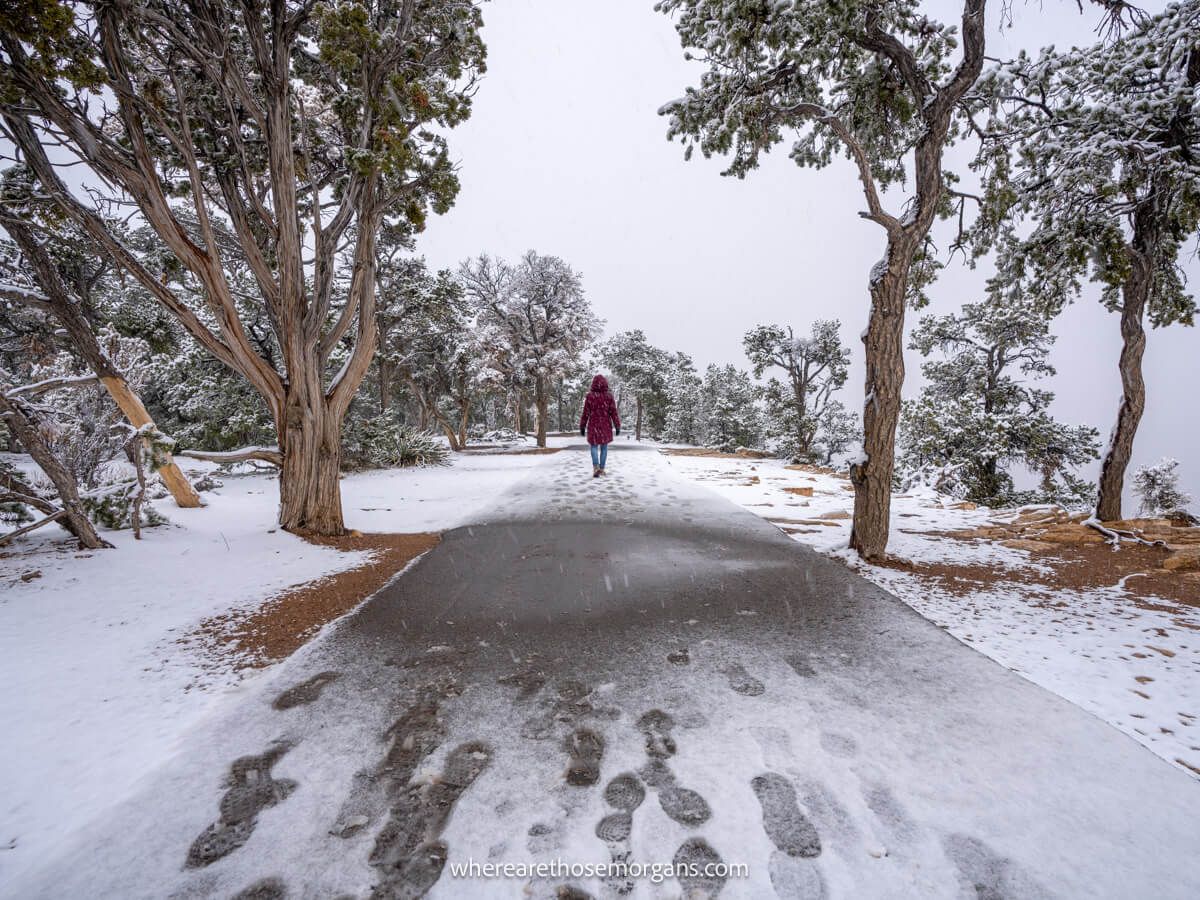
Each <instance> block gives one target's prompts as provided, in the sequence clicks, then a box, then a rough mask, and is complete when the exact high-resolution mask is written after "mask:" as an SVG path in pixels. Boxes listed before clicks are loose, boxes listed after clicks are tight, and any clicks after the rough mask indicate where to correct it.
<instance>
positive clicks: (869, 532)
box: [850, 241, 911, 560]
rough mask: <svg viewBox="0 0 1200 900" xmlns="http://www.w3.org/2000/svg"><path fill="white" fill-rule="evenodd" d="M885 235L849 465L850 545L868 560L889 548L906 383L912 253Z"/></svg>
mask: <svg viewBox="0 0 1200 900" xmlns="http://www.w3.org/2000/svg"><path fill="white" fill-rule="evenodd" d="M904 249H905V248H904V247H902V246H897V244H896V242H895V241H889V244H888V259H889V262H890V267H889V269H888V271H886V272H885V273H884V274H883V276H882V277H880V278H879V279H878V280H877V281H875V282H873V283H872V284H871V317H870V320H869V322H868V326H867V333H866V334H865V335H864V336H863V343H864V344H865V345H866V364H867V379H866V386H865V389H866V401H865V403H864V406H863V453H864V456H865V458H863V459H860V460H859V461H858V462H855V463H853V464H852V465H851V466H850V480H851V482H853V484H854V523H853V527H852V528H851V531H850V546H851V548H853V549H854V550H857V551H858V553H859V555H860V556H862V558H863V559H866V560H879V559H882V558H883V557H884V554H885V552H886V550H887V541H888V528H889V524H890V517H891V509H892V470H893V468H894V466H895V448H896V423H897V422H898V421H899V418H900V390H901V388H902V387H903V385H904V300H905V285H906V283H907V279H908V269H909V260H910V259H911V254H910V253H905V252H904Z"/></svg>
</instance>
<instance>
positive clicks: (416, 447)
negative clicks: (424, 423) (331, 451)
mask: <svg viewBox="0 0 1200 900" xmlns="http://www.w3.org/2000/svg"><path fill="white" fill-rule="evenodd" d="M449 455H450V451H449V450H448V449H447V448H446V445H445V444H444V443H442V441H441V440H440V439H439V438H438V437H437V436H436V435H432V434H429V433H428V432H424V431H418V430H417V429H415V428H413V427H412V426H410V425H404V424H402V423H401V422H400V421H399V420H397V418H396V417H395V416H394V415H393V414H391V413H382V414H380V415H377V416H372V417H370V418H363V419H352V418H347V420H346V427H345V428H344V429H343V430H342V468H344V469H350V470H354V469H389V468H394V467H396V466H441V465H445V464H446V463H447V460H448V457H449Z"/></svg>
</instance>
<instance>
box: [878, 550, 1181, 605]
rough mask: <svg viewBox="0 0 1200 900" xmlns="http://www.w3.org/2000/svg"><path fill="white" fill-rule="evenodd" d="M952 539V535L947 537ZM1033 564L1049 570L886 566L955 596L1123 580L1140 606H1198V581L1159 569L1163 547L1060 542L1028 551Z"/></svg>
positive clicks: (1087, 587) (1090, 586)
mask: <svg viewBox="0 0 1200 900" xmlns="http://www.w3.org/2000/svg"><path fill="white" fill-rule="evenodd" d="M946 538H947V539H953V535H952V534H951V535H946ZM1029 555H1030V558H1031V560H1032V561H1033V562H1040V563H1044V564H1046V565H1048V566H1051V567H1052V568H1053V572H1051V573H1042V572H1038V571H1035V570H1033V569H1028V570H1013V569H1008V568H1005V567H1003V566H963V565H949V564H942V563H933V564H924V563H922V564H919V565H918V564H914V563H912V562H909V561H908V560H903V559H895V558H889V559H888V560H887V561H886V562H885V563H884V565H886V566H888V567H889V568H893V569H898V570H900V571H904V572H911V573H913V574H914V575H919V576H921V577H924V578H931V579H934V580H935V581H936V582H937V583H938V586H939V587H941V588H942V589H944V590H946V591H948V592H950V593H952V594H956V595H959V596H962V595H965V594H969V593H971V592H972V591H977V590H980V589H983V588H988V587H992V586H993V585H996V584H1000V583H1004V582H1018V583H1021V584H1027V585H1028V584H1038V585H1042V586H1044V587H1045V588H1046V589H1047V590H1050V591H1061V590H1067V591H1070V590H1076V591H1086V590H1094V589H1096V588H1105V587H1113V586H1115V585H1116V584H1117V583H1118V582H1119V581H1120V580H1121V579H1122V578H1126V577H1127V576H1128V578H1127V580H1126V582H1125V591H1126V593H1127V594H1128V595H1129V596H1131V597H1132V598H1133V599H1134V600H1135V601H1136V602H1137V603H1138V605H1139V606H1143V607H1145V608H1147V609H1156V610H1161V611H1164V612H1172V611H1173V610H1172V609H1171V608H1170V607H1163V606H1162V605H1161V604H1157V605H1156V604H1155V602H1154V601H1156V600H1170V601H1174V602H1176V603H1183V604H1186V605H1188V606H1194V607H1197V608H1200V580H1196V579H1192V578H1189V577H1186V576H1185V577H1181V576H1179V575H1175V574H1172V573H1170V572H1167V571H1165V570H1164V569H1162V568H1161V566H1162V561H1163V560H1164V559H1166V558H1167V556H1169V555H1170V551H1168V550H1166V549H1163V548H1161V547H1146V546H1142V545H1134V544H1122V545H1121V548H1120V549H1119V550H1115V551H1114V550H1113V549H1112V548H1111V547H1110V546H1109V545H1108V544H1104V543H1100V544H1061V545H1057V546H1055V547H1054V548H1053V549H1052V550H1041V551H1038V550H1034V551H1029Z"/></svg>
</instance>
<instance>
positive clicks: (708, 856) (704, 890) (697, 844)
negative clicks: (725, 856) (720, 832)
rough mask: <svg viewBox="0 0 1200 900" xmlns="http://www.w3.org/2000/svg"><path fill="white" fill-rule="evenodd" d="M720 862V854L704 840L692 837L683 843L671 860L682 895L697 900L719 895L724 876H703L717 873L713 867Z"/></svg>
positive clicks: (723, 884) (724, 879)
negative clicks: (713, 872) (681, 888)
mask: <svg viewBox="0 0 1200 900" xmlns="http://www.w3.org/2000/svg"><path fill="white" fill-rule="evenodd" d="M721 862H722V860H721V854H719V853H717V851H716V850H714V849H713V848H712V846H711V845H710V844H709V843H708V841H706V840H705V839H704V838H701V837H693V838H688V839H687V840H686V841H684V842H683V844H682V845H680V847H679V849H678V850H676V851H675V856H674V858H673V859H672V863H674V866H675V870H676V872H677V873H678V874H677V875H676V877H677V878H678V879H679V884H680V885H681V886H682V887H683V890H684V895H685V896H686V897H689V898H697V900H699V898H702V897H715V896H717V894H719V893H721V888H723V887H725V881H726V876H724V875H706V874H704V873H705V872H712V871H718V870H717V869H716V868H715V867H716V866H719V865H720V864H721Z"/></svg>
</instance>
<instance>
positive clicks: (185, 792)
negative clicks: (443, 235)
mask: <svg viewBox="0 0 1200 900" xmlns="http://www.w3.org/2000/svg"><path fill="white" fill-rule="evenodd" d="M549 460H550V461H549V463H548V464H546V465H544V466H541V467H539V468H538V469H537V471H536V472H535V473H534V474H533V475H532V476H531V477H530V478H528V479H527V480H526V481H524V482H522V483H521V484H519V485H517V486H516V487H515V488H514V489H513V491H512V493H510V495H509V497H508V499H507V501H506V502H505V504H504V506H503V509H504V510H505V514H504V515H500V514H493V515H490V516H485V517H483V518H485V519H487V520H488V521H489V522H490V524H487V525H479V526H469V527H466V528H463V529H459V530H456V531H454V532H451V533H449V534H448V535H446V537H445V539H444V540H443V542H442V543H441V545H439V546H438V547H437V548H436V549H435V550H433V551H432V552H430V553H429V554H428V555H427V556H426V557H424V558H423V560H422V561H421V562H420V563H419V564H418V565H416V566H415V567H414V568H413V569H412V570H411V571H410V572H409V573H408V574H407V575H405V576H404V577H403V578H401V579H399V580H398V581H396V582H394V583H393V584H392V585H391V586H389V587H388V588H385V589H384V590H383V591H381V592H380V593H379V594H378V595H376V596H375V597H374V598H372V599H371V600H370V601H368V602H367V603H366V604H365V605H364V606H363V607H362V608H361V609H360V610H359V611H358V612H357V613H356V614H355V615H353V616H350V617H348V618H347V619H344V620H343V621H342V622H341V623H340V625H339V626H338V627H337V628H336V629H335V630H334V631H332V633H330V634H328V635H327V636H326V637H325V638H324V639H323V640H321V641H320V642H318V643H317V644H315V645H312V646H310V648H308V650H307V651H306V652H304V653H302V654H300V655H299V656H298V657H294V658H293V659H292V660H291V661H289V662H288V663H285V664H284V665H282V666H280V667H279V668H278V669H276V670H275V671H274V672H273V674H272V676H270V677H269V678H268V679H264V681H263V682H261V683H258V684H256V685H255V686H254V688H253V689H252V690H248V691H247V695H246V697H245V699H244V700H243V701H242V702H240V703H238V704H236V705H228V706H225V707H223V708H222V709H221V710H220V711H219V713H218V714H214V715H213V716H211V717H209V718H208V719H207V720H206V721H204V722H202V723H200V724H198V725H197V726H196V727H195V728H194V729H192V730H191V731H190V732H189V734H188V735H187V737H186V739H185V740H184V741H183V742H182V746H181V748H180V752H179V753H178V754H177V755H176V756H175V757H174V758H172V759H171V760H169V761H168V762H167V763H166V764H164V765H162V766H161V767H159V768H157V769H156V770H155V771H152V772H147V773H146V775H145V777H144V778H143V780H142V781H141V782H140V783H139V784H138V785H137V786H136V788H135V789H134V790H133V791H131V793H130V795H129V796H128V799H127V800H126V801H124V802H123V803H122V804H121V805H119V806H118V807H117V808H116V809H115V810H113V811H112V812H111V813H110V814H107V815H106V816H104V817H103V818H102V819H99V820H97V821H96V822H95V823H93V824H92V825H90V826H89V827H87V828H86V829H84V830H82V831H81V832H79V833H78V834H76V835H75V836H74V837H73V838H72V839H71V840H69V841H65V842H63V844H62V845H61V847H60V848H59V852H58V853H57V855H55V856H54V857H52V858H48V859H47V860H46V864H45V866H44V867H42V868H41V869H40V870H38V871H37V872H36V873H33V874H31V875H29V876H28V877H24V878H21V879H19V880H14V881H10V882H7V883H5V884H3V885H0V894H3V895H4V896H12V897H22V898H26V897H55V898H57V897H76V896H88V897H121V898H137V897H147V898H149V897H176V898H190V897H210V896H212V897H233V896H244V897H251V896H253V897H260V898H266V897H283V896H288V897H313V898H316V897H367V896H374V897H412V896H420V895H422V894H425V893H428V896H431V897H445V898H455V897H464V896H470V897H475V896H485V897H514V898H517V897H522V898H523V897H535V898H550V897H557V896H583V894H582V893H576V894H570V893H568V894H562V893H559V892H560V889H563V888H564V887H565V886H568V885H569V886H571V887H573V888H575V889H577V890H579V891H586V892H587V894H589V895H591V896H593V897H608V896H618V895H619V892H623V891H624V890H625V889H626V888H627V887H630V885H629V884H627V882H626V879H625V878H623V877H612V875H611V873H610V875H609V877H607V878H587V877H578V878H577V877H569V876H537V875H535V876H532V877H531V876H529V875H527V874H526V875H522V876H517V877H509V878H496V879H491V880H485V879H481V878H469V879H468V878H463V877H456V876H455V874H454V872H455V870H456V869H457V867H459V866H461V865H465V864H470V863H472V862H474V863H476V864H479V865H483V864H486V863H492V864H509V865H512V866H524V865H529V864H532V863H546V864H550V863H552V862H554V861H556V860H559V861H562V862H563V863H566V864H579V865H582V864H595V865H603V864H607V863H611V862H613V861H614V860H618V861H624V862H627V863H629V864H631V865H635V866H645V867H654V866H657V867H659V871H660V872H662V867H665V866H670V865H674V866H676V867H679V868H683V867H684V865H685V864H694V865H696V866H697V867H699V868H702V867H703V866H704V865H705V864H711V863H713V862H716V861H718V860H720V861H723V862H724V863H726V864H732V865H744V866H746V867H747V870H746V874H744V875H736V876H733V875H731V876H729V877H727V878H721V877H716V876H714V877H709V878H705V877H703V876H701V875H696V874H689V873H688V872H684V873H683V874H682V875H680V874H678V872H672V873H671V874H670V875H669V876H667V877H665V878H661V879H657V883H656V879H655V878H654V877H644V878H637V879H634V880H633V881H632V885H631V886H632V896H645V897H658V896H663V897H678V896H680V894H681V893H685V894H689V895H690V896H712V895H714V894H717V893H719V894H720V896H722V897H747V898H749V897H770V896H779V897H784V898H795V897H799V898H808V897H826V896H827V897H853V898H860V897H965V896H988V897H1006V898H1029V897H1053V896H1060V897H1078V896H1087V897H1130V896H1147V897H1151V896H1152V897H1156V898H1160V897H1180V898H1184V897H1189V898H1190V897H1195V896H1198V895H1200V860H1198V859H1197V856H1196V854H1195V852H1194V849H1195V846H1194V845H1195V810H1196V809H1197V808H1198V806H1200V784H1197V783H1196V782H1195V781H1194V780H1193V779H1191V778H1189V777H1188V776H1187V775H1185V774H1184V773H1182V772H1180V771H1178V770H1176V769H1174V768H1172V767H1171V766H1169V765H1167V764H1166V763H1164V762H1162V761H1161V760H1159V759H1157V758H1156V757H1155V756H1154V755H1152V754H1151V753H1149V752H1147V751H1146V750H1145V749H1144V748H1142V747H1140V746H1138V745H1137V744H1136V743H1134V742H1133V741H1132V740H1130V739H1129V738H1127V737H1126V736H1124V735H1122V734H1120V733H1119V732H1117V731H1116V730H1115V729H1113V728H1111V727H1110V726H1108V725H1107V724H1105V723H1104V722H1101V721H1100V720H1099V719H1097V718H1095V717H1094V716H1092V715H1089V714H1087V713H1085V712H1083V711H1081V710H1080V709H1078V708H1076V707H1075V706H1073V705H1071V704H1069V703H1067V702H1065V701H1064V700H1062V699H1061V698H1059V697H1056V696H1054V695H1052V694H1050V693H1048V692H1046V691H1044V690H1042V689H1040V688H1038V687H1037V686H1035V685H1033V684H1030V683H1029V682H1028V681H1025V680H1023V679H1021V678H1019V677H1017V676H1016V675H1014V674H1013V673H1011V672H1009V671H1007V670H1006V669H1004V668H1002V667H1001V666H998V665H996V664H995V663H994V662H992V661H990V660H988V659H987V658H985V657H984V656H982V655H980V654H978V653H976V652H975V651H973V650H972V649H970V648H969V647H966V646H964V645H963V644H961V643H959V642H958V641H955V640H954V639H953V638H951V637H950V636H948V635H947V634H945V633H944V632H942V631H941V630H940V629H938V628H937V627H936V626H934V625H932V624H930V623H929V622H927V621H926V620H924V619H923V618H921V617H920V616H918V615H917V614H916V613H914V612H913V611H912V610H910V609H909V608H907V607H906V606H904V605H903V604H902V603H900V602H898V601H897V600H896V599H895V598H893V597H891V596H889V595H887V594H885V593H884V592H883V591H882V590H880V589H879V588H877V587H875V586H874V585H872V584H870V583H869V582H867V581H865V580H863V579H862V578H860V577H859V576H857V575H855V574H853V573H851V572H849V571H847V570H846V568H845V567H844V566H843V565H842V564H841V563H839V562H837V561H834V560H830V559H827V558H825V557H822V556H820V555H818V554H816V553H813V552H811V551H809V550H806V549H805V548H803V547H800V546H797V545H796V544H795V543H794V542H792V541H791V540H789V539H788V538H786V537H785V536H784V535H783V534H781V533H780V532H779V530H778V529H777V528H775V527H774V526H772V525H770V524H768V523H765V522H763V521H762V520H761V519H758V518H756V517H754V516H752V515H749V514H747V513H746V512H744V511H742V510H739V509H738V508H737V507H735V506H733V505H732V504H730V503H728V502H727V501H725V500H723V499H721V498H719V497H718V496H716V495H715V494H713V493H712V492H711V491H709V490H707V489H706V488H704V487H701V486H699V485H696V484H694V483H692V482H690V481H687V480H685V479H683V478H681V477H679V476H678V475H676V474H675V473H674V471H673V469H672V467H671V466H669V465H668V463H667V461H666V459H665V458H664V457H662V456H660V455H659V454H657V453H656V452H653V451H649V450H646V451H638V450H632V449H627V448H625V447H621V448H619V449H618V450H617V451H616V452H614V453H613V454H611V455H610V464H609V466H610V470H611V474H610V475H609V476H607V477H606V478H605V479H600V480H593V479H590V478H589V477H588V475H589V474H590V473H589V471H588V464H587V462H586V457H585V454H584V451H583V450H582V448H580V449H578V450H569V451H567V452H564V453H561V454H559V455H558V456H555V457H550V458H549ZM710 873H711V870H710ZM242 892H245V893H242Z"/></svg>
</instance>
